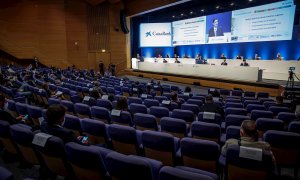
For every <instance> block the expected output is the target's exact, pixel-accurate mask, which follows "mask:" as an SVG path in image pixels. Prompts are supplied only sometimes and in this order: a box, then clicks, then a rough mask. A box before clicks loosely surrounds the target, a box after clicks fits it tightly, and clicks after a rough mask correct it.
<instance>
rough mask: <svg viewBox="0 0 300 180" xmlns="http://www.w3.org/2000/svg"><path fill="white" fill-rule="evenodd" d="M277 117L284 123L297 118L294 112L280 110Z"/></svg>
mask: <svg viewBox="0 0 300 180" xmlns="http://www.w3.org/2000/svg"><path fill="white" fill-rule="evenodd" d="M277 118H278V119H280V120H282V121H283V122H284V123H285V124H289V123H290V122H291V121H293V120H295V119H297V118H296V115H295V113H291V112H280V113H278V115H277Z"/></svg>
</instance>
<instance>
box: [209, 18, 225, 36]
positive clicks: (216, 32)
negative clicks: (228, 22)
mask: <svg viewBox="0 0 300 180" xmlns="http://www.w3.org/2000/svg"><path fill="white" fill-rule="evenodd" d="M218 24H219V21H218V19H213V27H211V28H210V29H209V32H208V37H217V36H224V33H223V30H222V28H221V27H218Z"/></svg>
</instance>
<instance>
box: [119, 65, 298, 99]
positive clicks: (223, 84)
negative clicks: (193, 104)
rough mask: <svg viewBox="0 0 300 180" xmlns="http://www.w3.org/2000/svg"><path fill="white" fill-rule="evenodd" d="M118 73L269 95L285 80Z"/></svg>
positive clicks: (281, 89) (284, 83)
mask: <svg viewBox="0 0 300 180" xmlns="http://www.w3.org/2000/svg"><path fill="white" fill-rule="evenodd" d="M119 75H131V76H137V77H144V78H153V79H156V80H163V81H170V82H178V83H183V84H190V85H197V86H203V87H212V88H220V89H233V88H241V89H243V90H244V91H254V92H269V93H270V95H271V96H278V95H280V94H281V93H282V91H283V90H284V88H285V85H286V81H281V80H267V79H262V81H260V82H254V81H238V80H226V79H217V78H207V77H194V76H188V75H184V74H183V75H178V74H177V75H174V74H168V73H155V72H146V71H140V70H133V69H126V70H124V71H122V72H120V73H119ZM295 86H296V87H297V86H300V82H299V81H298V82H295Z"/></svg>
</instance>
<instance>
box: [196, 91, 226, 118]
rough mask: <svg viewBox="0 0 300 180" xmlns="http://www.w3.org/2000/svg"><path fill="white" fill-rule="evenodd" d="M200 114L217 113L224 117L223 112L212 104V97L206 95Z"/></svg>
mask: <svg viewBox="0 0 300 180" xmlns="http://www.w3.org/2000/svg"><path fill="white" fill-rule="evenodd" d="M200 112H212V113H218V114H220V115H221V116H222V117H224V110H223V109H222V108H221V107H220V106H218V105H217V104H215V103H214V100H213V96H212V95H208V96H206V97H205V104H204V105H203V106H202V107H201V108H200Z"/></svg>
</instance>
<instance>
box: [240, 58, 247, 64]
mask: <svg viewBox="0 0 300 180" xmlns="http://www.w3.org/2000/svg"><path fill="white" fill-rule="evenodd" d="M240 66H249V64H248V63H247V62H246V59H243V62H242V63H241V65H240Z"/></svg>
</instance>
